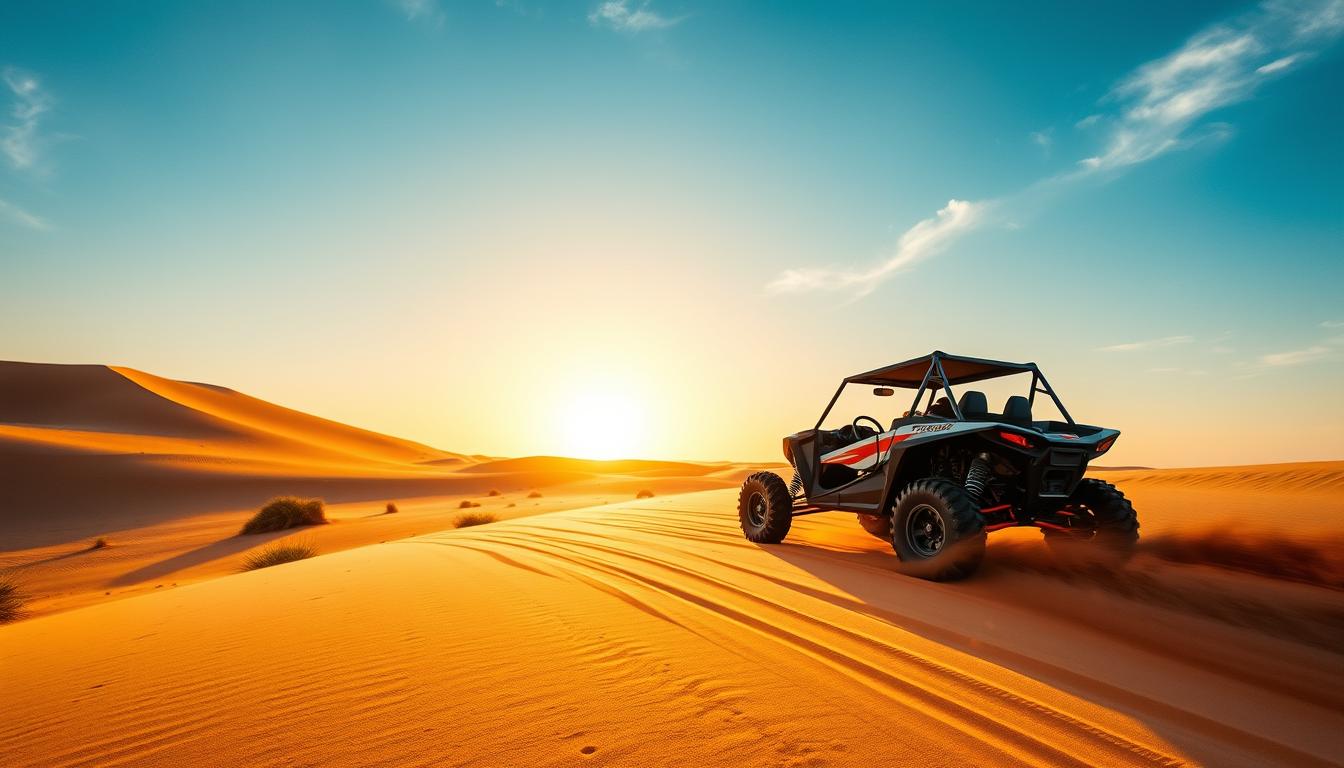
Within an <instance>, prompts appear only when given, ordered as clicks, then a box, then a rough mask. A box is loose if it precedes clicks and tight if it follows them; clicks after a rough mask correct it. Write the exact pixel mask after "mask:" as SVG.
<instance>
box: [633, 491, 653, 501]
mask: <svg viewBox="0 0 1344 768" xmlns="http://www.w3.org/2000/svg"><path fill="white" fill-rule="evenodd" d="M635 498H636V499H652V498H653V491H650V490H647V489H646V490H643V491H640V492H639V493H636V494H635Z"/></svg>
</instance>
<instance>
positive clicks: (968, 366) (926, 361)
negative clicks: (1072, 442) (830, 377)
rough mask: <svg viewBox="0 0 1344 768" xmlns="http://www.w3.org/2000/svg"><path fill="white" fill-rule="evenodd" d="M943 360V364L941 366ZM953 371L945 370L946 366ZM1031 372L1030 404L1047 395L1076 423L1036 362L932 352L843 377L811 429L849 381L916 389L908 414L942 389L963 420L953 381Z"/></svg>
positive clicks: (1028, 397) (1068, 419) (823, 417)
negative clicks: (927, 394) (932, 391)
mask: <svg viewBox="0 0 1344 768" xmlns="http://www.w3.org/2000/svg"><path fill="white" fill-rule="evenodd" d="M944 363H946V365H944ZM949 368H950V369H951V371H952V373H951V374H949V373H948V369H949ZM1027 372H1030V373H1031V390H1030V392H1029V394H1028V396H1027V403H1028V404H1029V405H1032V406H1034V405H1036V395H1037V394H1038V393H1039V394H1042V395H1049V396H1050V399H1051V400H1053V401H1054V403H1055V407H1056V408H1058V409H1059V412H1060V414H1061V415H1062V416H1063V417H1064V418H1065V419H1066V420H1067V421H1068V422H1069V424H1073V423H1075V422H1074V420H1073V417H1072V416H1070V415H1069V411H1068V409H1066V408H1065V407H1064V403H1062V402H1060V400H1059V396H1058V395H1056V394H1055V390H1054V389H1052V388H1051V387H1050V382H1048V381H1046V379H1045V374H1043V373H1041V369H1040V368H1037V367H1036V364H1035V363H1005V362H1003V361H1000V360H985V359H982V358H978V357H960V356H957V355H949V354H947V353H946V352H938V351H935V352H933V353H932V354H928V355H924V356H922V357H916V358H913V359H910V360H906V361H905V362H903V363H896V364H895V365H888V366H884V367H882V368H877V369H874V370H871V371H868V372H867V373H858V374H855V375H853V376H848V377H846V378H845V379H844V380H843V381H841V382H840V386H839V387H837V388H836V390H835V394H834V395H833V396H831V401H830V402H829V403H827V404H826V410H824V411H822V412H821V418H819V419H817V425H816V427H814V429H821V425H822V424H823V423H824V422H825V421H826V417H827V416H829V415H830V414H831V409H832V408H834V407H835V403H836V401H838V400H839V399H840V394H841V393H842V392H844V391H845V387H847V386H849V385H850V384H864V385H872V386H879V387H896V388H898V389H915V390H918V391H916V392H915V400H914V402H913V403H911V404H910V413H914V412H915V410H916V409H917V408H918V407H919V401H920V400H921V399H923V397H924V393H925V391H927V390H928V389H929V388H930V385H932V386H933V389H935V390H936V389H942V391H943V392H944V393H945V394H946V397H947V399H948V404H949V405H951V406H952V412H953V413H954V414H956V419H957V420H958V421H966V417H965V415H964V414H963V413H962V412H961V407H960V406H959V405H958V404H957V400H956V398H955V397H953V394H954V393H953V392H952V385H953V384H957V385H960V384H970V383H972V382H976V381H984V380H985V379H996V378H999V377H1000V376H1012V375H1014V374H1018V373H1027Z"/></svg>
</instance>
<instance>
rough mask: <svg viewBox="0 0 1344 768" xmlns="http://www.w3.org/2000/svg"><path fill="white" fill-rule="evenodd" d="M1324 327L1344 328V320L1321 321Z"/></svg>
mask: <svg viewBox="0 0 1344 768" xmlns="http://www.w3.org/2000/svg"><path fill="white" fill-rule="evenodd" d="M1321 327H1322V328H1344V320H1326V321H1324V322H1322V323H1321Z"/></svg>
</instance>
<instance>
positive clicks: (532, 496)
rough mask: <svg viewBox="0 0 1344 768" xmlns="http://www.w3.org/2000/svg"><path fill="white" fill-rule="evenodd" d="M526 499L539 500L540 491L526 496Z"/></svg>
mask: <svg viewBox="0 0 1344 768" xmlns="http://www.w3.org/2000/svg"><path fill="white" fill-rule="evenodd" d="M527 498H529V499H540V498H541V491H533V492H531V493H529V494H527Z"/></svg>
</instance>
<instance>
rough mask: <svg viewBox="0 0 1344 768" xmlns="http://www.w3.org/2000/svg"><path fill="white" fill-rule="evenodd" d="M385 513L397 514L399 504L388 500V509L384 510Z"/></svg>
mask: <svg viewBox="0 0 1344 768" xmlns="http://www.w3.org/2000/svg"><path fill="white" fill-rule="evenodd" d="M383 514H384V515H395V514H397V505H396V504H393V503H392V502H390V501H389V502H387V509H385V510H383Z"/></svg>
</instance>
